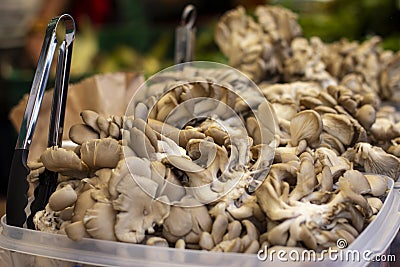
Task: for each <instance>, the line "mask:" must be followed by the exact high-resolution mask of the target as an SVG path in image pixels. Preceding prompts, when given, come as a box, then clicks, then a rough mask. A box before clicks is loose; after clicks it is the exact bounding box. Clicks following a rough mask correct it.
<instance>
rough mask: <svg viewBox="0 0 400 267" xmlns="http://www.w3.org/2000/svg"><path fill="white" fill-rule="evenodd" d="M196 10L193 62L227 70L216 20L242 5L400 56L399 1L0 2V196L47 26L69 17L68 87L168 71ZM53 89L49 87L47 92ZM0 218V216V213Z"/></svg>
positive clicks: (312, 32) (307, 32) (328, 38)
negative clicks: (188, 9) (181, 30)
mask: <svg viewBox="0 0 400 267" xmlns="http://www.w3.org/2000/svg"><path fill="white" fill-rule="evenodd" d="M187 4H193V5H195V7H196V8H197V19H196V28H197V41H196V49H195V59H196V60H211V61H216V62H222V63H226V62H227V60H226V58H224V56H223V55H222V54H221V53H220V52H219V51H218V48H217V46H216V44H215V43H214V40H213V33H214V26H215V24H216V22H217V21H218V18H219V17H220V16H221V15H222V14H223V13H224V12H226V11H228V10H229V9H232V8H235V7H236V6H237V5H243V6H245V7H246V9H247V10H248V11H250V12H251V10H252V9H254V8H255V7H256V6H257V5H260V4H274V5H282V6H285V7H288V8H289V9H291V10H293V11H294V12H296V13H298V15H299V23H300V25H301V26H302V28H303V35H304V36H305V37H311V36H319V37H321V39H322V40H323V41H325V42H332V41H336V40H339V39H340V38H343V37H344V38H348V39H350V40H360V41H362V40H364V39H366V38H368V37H370V36H372V35H379V36H381V37H382V38H383V44H382V46H383V47H384V48H385V49H391V50H394V51H397V50H399V49H400V0H274V1H273V0H270V1H265V0H264V1H262V0H229V1H215V0H214V1H213V0H195V1H182V0H146V1H145V0H135V1H130V0H80V1H71V0H70V1H66V0H58V1H49V0H30V1H25V0H2V1H1V2H0V129H1V131H0V137H1V141H0V165H1V166H0V195H1V197H2V198H4V197H5V194H6V191H7V179H8V171H9V166H10V161H11V157H12V153H13V150H14V146H15V142H16V138H17V131H16V130H15V129H14V128H13V126H12V125H11V123H10V121H9V119H8V114H9V111H10V109H11V108H12V107H13V106H14V105H16V104H17V103H18V101H19V99H20V98H21V97H22V96H23V95H24V94H26V93H28V92H29V90H30V86H31V83H32V80H33V74H34V71H35V67H36V64H37V60H38V57H39V53H40V48H41V45H42V42H43V37H44V32H45V28H46V25H47V23H48V21H49V20H50V19H51V18H52V17H55V16H57V15H59V14H62V13H69V14H71V15H72V16H73V17H74V18H75V20H76V24H77V30H78V33H77V37H76V41H75V44H74V54H73V58H72V61H73V63H72V67H71V82H76V81H79V80H80V79H82V78H84V77H87V76H90V75H93V74H96V73H104V72H113V71H140V72H143V73H144V74H145V75H146V76H149V75H151V74H154V73H155V72H157V71H159V70H161V69H163V68H165V67H167V66H170V65H172V64H173V56H174V55H173V52H174V38H175V37H174V35H175V28H176V26H178V24H179V21H180V17H181V14H182V11H183V9H184V7H185V6H186V5H187ZM52 86H53V83H52V82H51V81H50V82H49V85H48V87H52ZM0 213H3V212H1V210H0Z"/></svg>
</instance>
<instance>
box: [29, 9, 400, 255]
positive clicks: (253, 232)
mask: <svg viewBox="0 0 400 267" xmlns="http://www.w3.org/2000/svg"><path fill="white" fill-rule="evenodd" d="M256 19H257V21H256V20H254V19H253V18H252V17H250V16H249V15H246V13H245V10H244V9H243V8H241V7H239V8H237V9H235V10H232V11H229V12H228V13H227V14H225V15H224V16H223V17H222V18H221V20H220V22H219V24H218V26H217V29H216V33H215V34H216V35H215V39H216V42H217V44H218V45H219V46H220V48H221V51H222V52H223V53H224V54H225V55H227V56H228V58H229V61H230V64H231V65H232V66H234V67H236V68H238V69H239V70H242V71H243V72H245V73H246V74H248V75H249V77H250V78H252V79H254V80H255V81H256V82H258V85H259V88H260V89H261V92H262V94H260V95H257V94H254V92H252V91H248V90H247V88H248V87H249V83H248V82H247V81H246V79H243V77H241V76H238V75H237V72H235V71H230V70H226V69H222V70H221V69H204V68H203V69H197V68H194V67H185V68H183V69H182V70H180V71H170V72H168V71H167V72H164V73H161V74H159V75H158V77H157V79H155V80H153V81H152V83H149V84H147V87H146V90H142V91H140V94H139V96H138V97H137V98H135V101H134V102H133V103H131V105H130V107H129V108H128V113H127V115H126V116H112V115H111V114H98V113H96V112H93V111H90V110H85V111H82V113H81V117H82V124H77V125H74V126H73V127H72V128H71V129H70V132H69V136H70V139H71V140H72V141H73V142H75V143H76V144H77V146H76V148H75V149H74V150H67V149H64V148H61V147H52V148H48V149H47V150H46V151H44V152H43V154H42V155H41V157H40V160H39V161H38V162H33V163H30V167H31V173H30V175H29V179H30V180H31V181H32V182H35V181H36V180H37V177H38V176H39V174H40V172H42V171H43V170H44V168H46V169H49V170H51V171H55V172H58V173H59V181H58V182H59V183H58V187H57V190H56V191H55V192H54V193H53V194H52V196H51V198H50V200H49V203H48V205H47V207H46V209H45V210H43V211H39V212H38V213H37V214H36V215H35V217H34V223H35V225H36V228H37V229H38V230H40V231H47V232H52V233H62V234H66V235H67V236H68V237H69V238H71V239H73V240H80V239H82V238H84V237H92V238H97V239H103V240H116V241H121V242H130V243H142V244H148V245H155V246H169V247H176V248H188V249H201V250H208V251H219V252H240V253H257V252H258V251H259V249H260V248H262V247H264V246H265V245H268V246H269V247H273V246H279V247H281V246H285V247H290V248H294V249H304V248H306V249H312V250H315V251H321V250H323V249H327V248H329V247H335V246H336V242H337V240H338V239H340V238H343V239H345V240H346V241H347V242H348V243H351V242H352V241H353V240H355V239H356V238H357V236H358V235H359V234H360V233H361V232H362V231H363V230H364V229H365V228H366V227H367V226H368V224H369V223H370V222H371V221H372V220H373V219H374V218H375V216H376V215H377V213H378V212H379V210H380V209H381V207H382V205H383V199H384V197H385V194H386V192H387V188H388V179H389V178H392V179H395V180H397V178H398V176H399V174H400V160H399V158H398V157H399V156H400V117H399V116H398V115H397V114H396V112H395V109H394V107H392V106H388V105H384V104H382V100H384V99H387V98H388V97H390V96H392V95H394V94H396V90H397V87H398V84H399V83H398V79H399V77H400V76H399V72H398V71H397V69H398V66H399V60H400V59H399V54H395V55H393V53H390V52H387V51H382V50H381V49H380V48H379V47H378V46H377V40H378V39H376V38H374V39H372V40H370V41H367V42H365V43H363V44H358V43H355V42H353V43H349V42H347V41H341V42H338V43H334V44H324V43H322V42H321V41H320V40H319V39H318V38H317V37H315V38H312V39H311V40H306V39H305V38H303V37H301V28H300V26H299V25H298V24H297V22H296V16H295V14H293V13H291V12H290V11H288V10H285V9H283V8H280V7H270V6H260V7H258V8H257V9H256ZM335 57H336V60H335ZM188 81H189V82H188ZM278 82H279V83H278ZM263 99H267V100H268V102H266V101H263ZM214 100H215V101H214ZM182 122H183V124H182ZM254 190H255V192H254V193H253V191H254Z"/></svg>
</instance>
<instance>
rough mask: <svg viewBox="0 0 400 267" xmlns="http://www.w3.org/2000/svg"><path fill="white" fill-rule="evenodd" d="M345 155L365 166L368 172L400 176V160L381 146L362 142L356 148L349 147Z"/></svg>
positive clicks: (394, 176) (393, 176)
mask: <svg viewBox="0 0 400 267" xmlns="http://www.w3.org/2000/svg"><path fill="white" fill-rule="evenodd" d="M343 156H344V157H347V158H348V159H350V160H351V161H353V162H354V163H356V164H358V165H360V166H362V167H364V169H365V171H366V172H367V173H375V174H382V175H387V176H389V177H391V178H393V179H397V178H398V176H399V172H400V160H399V159H398V158H397V157H395V156H393V155H391V154H388V153H386V152H385V151H384V150H383V149H382V148H380V147H376V146H372V145H371V144H368V143H361V142H360V143H357V144H356V145H355V146H354V148H350V149H348V150H347V151H346V152H345V153H344V154H343Z"/></svg>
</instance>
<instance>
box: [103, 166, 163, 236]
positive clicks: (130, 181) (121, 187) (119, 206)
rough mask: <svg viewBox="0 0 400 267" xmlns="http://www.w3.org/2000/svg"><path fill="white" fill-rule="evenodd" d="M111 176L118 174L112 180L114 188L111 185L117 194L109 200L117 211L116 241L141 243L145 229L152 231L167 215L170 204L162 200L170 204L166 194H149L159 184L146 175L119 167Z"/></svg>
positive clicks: (155, 189) (153, 192) (154, 190)
mask: <svg viewBox="0 0 400 267" xmlns="http://www.w3.org/2000/svg"><path fill="white" fill-rule="evenodd" d="M122 161H125V160H122ZM121 164H126V163H125V162H123V163H121ZM136 172H137V171H136ZM113 176H119V177H118V178H114V179H113V180H114V181H116V183H115V184H114V183H113V186H115V188H110V189H111V191H115V192H117V193H118V196H117V198H116V199H114V200H113V201H112V205H113V208H114V210H116V211H117V212H118V213H117V215H116V222H115V228H114V229H115V236H116V238H117V240H119V241H123V242H131V243H140V242H141V241H143V239H144V237H145V232H146V231H149V232H154V229H153V227H154V225H155V224H161V223H162V222H163V221H164V219H165V218H167V217H168V214H169V209H170V207H169V206H168V205H167V204H165V203H169V200H168V198H167V197H166V196H161V197H159V198H157V199H154V198H153V197H152V196H154V195H155V194H156V191H157V186H158V185H157V183H156V182H154V181H152V180H151V179H150V178H149V177H143V176H139V175H137V174H135V173H133V174H130V173H128V174H126V173H124V172H123V171H121V169H119V170H117V171H115V172H114V173H113ZM121 176H122V177H121ZM136 180H138V181H139V182H136ZM110 182H111V180H110Z"/></svg>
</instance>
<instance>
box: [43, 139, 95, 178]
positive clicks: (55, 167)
mask: <svg viewBox="0 0 400 267" xmlns="http://www.w3.org/2000/svg"><path fill="white" fill-rule="evenodd" d="M40 160H41V161H42V162H43V165H44V166H45V167H46V169H48V170H50V171H53V172H58V173H61V174H63V175H66V176H72V177H76V178H83V177H85V176H86V175H87V174H88V172H89V168H88V166H87V165H86V163H85V162H83V161H82V160H81V159H80V158H79V157H78V155H77V154H75V153H74V152H73V151H71V150H66V149H64V148H61V147H49V148H47V149H46V150H45V151H44V152H43V153H42V155H41V156H40Z"/></svg>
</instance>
